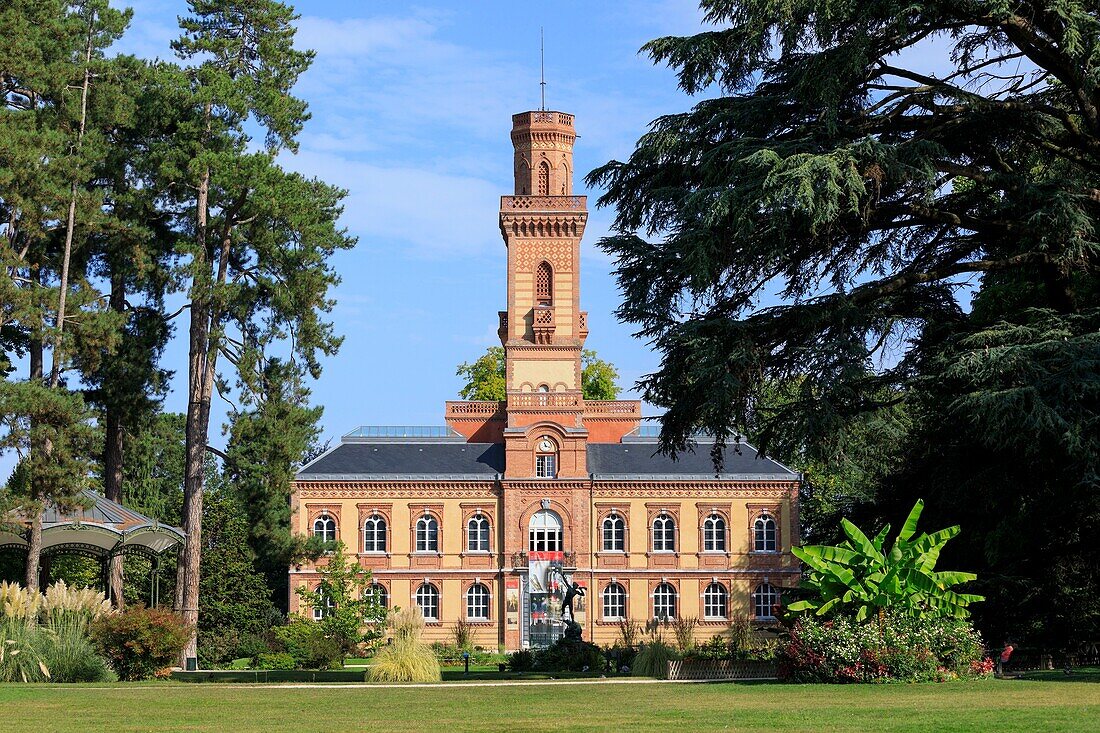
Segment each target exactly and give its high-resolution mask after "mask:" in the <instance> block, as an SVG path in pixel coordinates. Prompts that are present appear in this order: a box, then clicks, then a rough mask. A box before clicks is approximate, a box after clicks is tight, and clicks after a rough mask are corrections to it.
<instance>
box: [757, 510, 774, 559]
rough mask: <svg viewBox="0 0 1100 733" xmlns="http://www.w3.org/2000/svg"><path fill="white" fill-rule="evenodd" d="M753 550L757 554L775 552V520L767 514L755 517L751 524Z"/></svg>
mask: <svg viewBox="0 0 1100 733" xmlns="http://www.w3.org/2000/svg"><path fill="white" fill-rule="evenodd" d="M753 530H754V531H753V534H754V535H755V538H754V541H753V549H754V550H756V551H757V552H775V551H776V539H775V520H774V519H772V518H771V517H770V516H769V515H767V514H762V515H760V516H759V517H757V519H756V522H754V523H753Z"/></svg>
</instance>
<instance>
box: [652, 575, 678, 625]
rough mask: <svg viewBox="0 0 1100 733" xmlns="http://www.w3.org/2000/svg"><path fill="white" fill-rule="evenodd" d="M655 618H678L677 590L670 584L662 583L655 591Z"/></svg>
mask: <svg viewBox="0 0 1100 733" xmlns="http://www.w3.org/2000/svg"><path fill="white" fill-rule="evenodd" d="M653 618H655V619H658V620H662V621H664V620H667V619H674V618H676V589H675V588H673V587H672V585H671V584H669V583H661V584H660V585H658V586H657V587H656V588H655V589H654V590H653Z"/></svg>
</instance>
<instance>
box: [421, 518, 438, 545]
mask: <svg viewBox="0 0 1100 733" xmlns="http://www.w3.org/2000/svg"><path fill="white" fill-rule="evenodd" d="M416 551H417V552H439V522H437V521H435V517H433V516H430V515H428V514H425V515H424V516H423V517H421V518H420V519H418V520H416Z"/></svg>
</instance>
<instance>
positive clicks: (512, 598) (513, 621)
mask: <svg viewBox="0 0 1100 733" xmlns="http://www.w3.org/2000/svg"><path fill="white" fill-rule="evenodd" d="M504 611H505V616H506V617H507V620H508V628H518V627H519V578H508V579H507V580H506V581H505V584H504Z"/></svg>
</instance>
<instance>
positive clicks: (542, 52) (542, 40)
mask: <svg viewBox="0 0 1100 733" xmlns="http://www.w3.org/2000/svg"><path fill="white" fill-rule="evenodd" d="M539 79H540V81H539V86H540V87H541V88H542V106H541V107H539V109H541V110H542V111H543V112H545V111H546V33H545V32H544V31H543V28H542V26H539Z"/></svg>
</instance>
